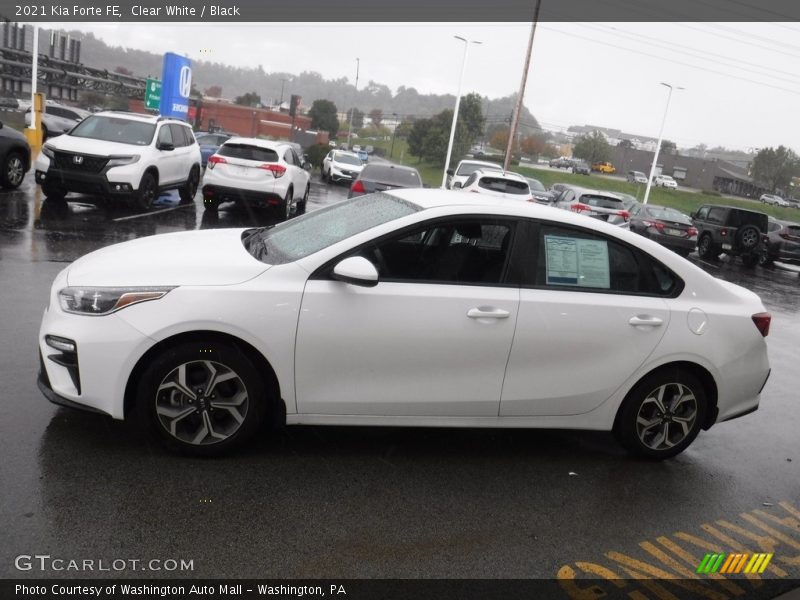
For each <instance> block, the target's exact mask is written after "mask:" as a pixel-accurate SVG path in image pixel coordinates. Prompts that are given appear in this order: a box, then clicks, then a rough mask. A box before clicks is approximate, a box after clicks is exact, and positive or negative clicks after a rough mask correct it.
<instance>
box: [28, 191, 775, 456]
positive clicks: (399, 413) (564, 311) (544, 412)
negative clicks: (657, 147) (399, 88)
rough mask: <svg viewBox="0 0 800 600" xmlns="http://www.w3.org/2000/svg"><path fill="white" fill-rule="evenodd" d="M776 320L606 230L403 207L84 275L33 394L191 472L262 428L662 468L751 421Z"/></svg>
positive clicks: (133, 255) (127, 249) (499, 205)
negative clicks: (190, 460)
mask: <svg viewBox="0 0 800 600" xmlns="http://www.w3.org/2000/svg"><path fill="white" fill-rule="evenodd" d="M154 265H155V266H154ZM770 318H771V317H770V315H769V314H768V313H766V312H765V310H764V306H763V305H762V303H761V300H760V299H759V297H758V296H757V295H756V294H754V293H753V292H750V291H748V290H746V289H744V288H741V287H739V286H737V285H734V284H731V283H728V282H725V281H721V280H718V279H715V278H714V277H712V276H710V275H708V274H707V273H705V272H704V271H702V270H701V269H699V268H697V267H696V266H694V265H693V264H691V263H690V262H688V261H686V260H685V259H683V258H681V257H679V256H678V255H676V254H675V253H673V252H671V251H670V250H668V249H666V248H664V247H662V246H661V245H659V244H657V243H655V242H653V241H651V240H648V239H645V238H643V237H641V236H639V235H636V234H633V233H630V232H628V231H625V230H622V229H620V228H618V227H615V226H613V225H609V224H607V223H603V222H601V221H598V220H597V219H592V218H588V217H584V216H582V215H579V214H572V213H568V212H565V211H554V210H553V209H552V208H550V207H546V206H538V205H536V204H531V203H527V202H519V201H513V200H503V199H495V198H491V199H487V198H486V197H484V196H481V195H478V194H463V193H460V192H451V191H446V190H430V189H429V190H422V189H404V190H393V191H391V192H381V193H375V194H370V195H366V196H360V197H357V198H354V199H352V200H347V201H345V202H341V203H339V204H336V205H333V206H329V207H326V208H323V209H320V210H317V211H314V212H312V213H309V214H307V215H304V216H302V217H300V218H297V219H293V220H291V221H288V222H286V223H282V224H280V225H277V226H275V227H270V228H259V229H247V230H242V229H219V230H206V231H191V232H181V233H171V234H165V235H158V236H152V237H145V238H140V239H137V240H133V241H129V242H124V243H121V244H117V245H114V246H110V247H107V248H104V249H101V250H98V251H96V252H93V253H91V254H89V255H87V256H84V257H83V258H81V259H79V260H77V261H76V262H74V263H73V264H71V265H70V266H68V267H67V268H66V269H64V270H63V271H62V272H61V273H59V274H58V276H57V277H56V279H55V282H54V283H53V286H52V290H51V293H50V298H49V305H48V307H47V309H46V311H45V314H44V317H43V320H42V325H41V330H40V333H39V338H38V342H39V349H40V358H41V360H40V364H41V371H40V375H39V387H40V389H41V390H42V391H43V392H44V394H45V396H47V397H48V398H49V399H50V400H52V401H53V402H56V403H59V404H66V405H69V406H73V407H83V408H86V409H89V410H93V411H97V412H101V413H105V414H107V415H111V416H112V417H114V418H116V419H127V418H131V417H133V416H134V415H137V416H138V417H139V418H140V420H141V422H142V423H144V425H145V426H146V428H147V429H149V430H150V432H151V433H152V434H153V435H154V436H155V437H156V438H158V439H159V440H160V441H161V442H163V443H164V444H165V445H166V446H167V447H169V448H171V449H174V450H177V451H181V452H186V453H193V454H204V455H211V454H220V453H222V452H225V451H227V450H230V449H231V448H233V447H235V446H238V445H240V444H242V443H243V442H245V441H246V440H247V439H248V438H250V437H252V436H253V435H254V434H256V433H257V432H259V431H261V429H260V426H261V424H262V422H263V421H265V420H271V421H275V422H280V423H284V422H285V423H287V424H315V425H323V424H327V425H381V426H386V425H398V426H452V427H531V428H536V427H538V428H574V429H594V430H613V431H614V432H615V433H616V436H617V438H618V439H619V441H620V442H621V443H622V444H623V445H624V446H625V447H626V448H627V449H628V450H629V451H631V452H632V453H634V454H637V455H640V456H645V457H649V458H655V459H662V458H667V457H670V456H673V455H675V454H677V453H679V452H681V451H682V450H684V449H685V448H686V447H687V446H688V445H689V444H690V443H691V442H692V440H694V439H695V437H696V436H697V435H698V433H699V432H700V430H701V429H708V428H709V427H711V426H712V425H714V424H715V423H719V422H721V421H727V420H730V419H733V418H736V417H739V416H741V415H745V414H747V413H750V412H752V411H754V410H755V409H756V408H757V407H758V404H759V398H760V393H761V390H762V388H763V387H764V384H765V383H766V380H767V377H768V375H769V372H770V367H769V361H768V359H767V345H766V340H765V336H766V335H767V333H768V330H769V325H770Z"/></svg>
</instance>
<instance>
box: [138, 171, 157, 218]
mask: <svg viewBox="0 0 800 600" xmlns="http://www.w3.org/2000/svg"><path fill="white" fill-rule="evenodd" d="M157 197H158V182H157V181H156V178H155V176H154V175H153V174H152V173H151V172H150V171H146V172H145V174H144V175H142V180H141V181H140V182H139V189H138V190H136V192H135V193H134V195H133V202H134V204H135V205H136V208H139V209H141V210H148V209H149V208H150V207H151V206H152V205H153V202H154V201H155V199H156V198H157Z"/></svg>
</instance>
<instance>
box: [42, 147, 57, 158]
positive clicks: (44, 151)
mask: <svg viewBox="0 0 800 600" xmlns="http://www.w3.org/2000/svg"><path fill="white" fill-rule="evenodd" d="M42 154H44V155H45V156H46V157H47V158H55V157H56V155H55V153H54V152H53V147H52V146H48V145H47V144H45V145H44V146H42Z"/></svg>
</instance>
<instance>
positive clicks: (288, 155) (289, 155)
mask: <svg viewBox="0 0 800 600" xmlns="http://www.w3.org/2000/svg"><path fill="white" fill-rule="evenodd" d="M283 160H284V161H286V164H288V165H293V164H295V160H294V152H292V151H291V150H286V152H284V153H283Z"/></svg>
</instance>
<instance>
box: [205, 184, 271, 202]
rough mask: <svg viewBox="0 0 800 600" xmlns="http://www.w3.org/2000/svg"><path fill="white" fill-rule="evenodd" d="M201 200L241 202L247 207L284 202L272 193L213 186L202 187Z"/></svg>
mask: <svg viewBox="0 0 800 600" xmlns="http://www.w3.org/2000/svg"><path fill="white" fill-rule="evenodd" d="M203 199H209V200H210V199H214V200H217V201H219V202H241V203H244V204H247V205H249V206H280V205H281V204H283V201H284V199H283V198H281V196H280V195H279V194H276V193H274V192H259V191H255V190H245V189H240V188H232V187H227V186H222V185H215V184H207V185H204V186H203Z"/></svg>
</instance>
